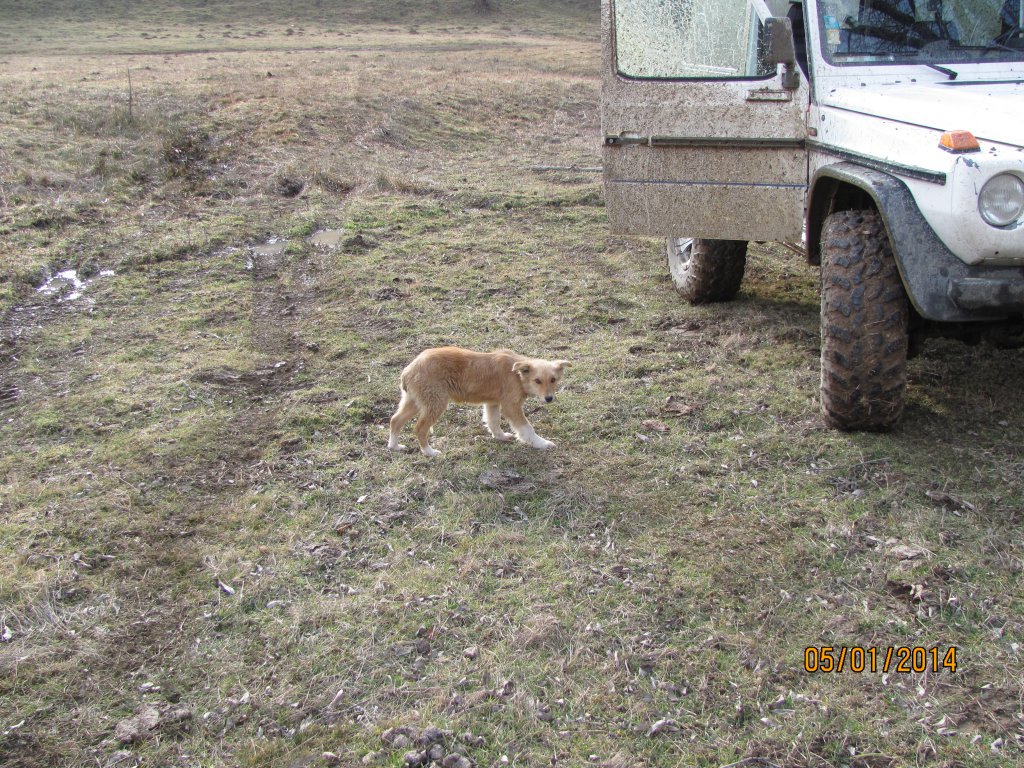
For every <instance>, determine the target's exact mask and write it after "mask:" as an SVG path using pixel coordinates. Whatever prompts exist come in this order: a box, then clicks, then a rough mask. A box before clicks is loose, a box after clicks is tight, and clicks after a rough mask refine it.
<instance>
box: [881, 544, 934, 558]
mask: <svg viewBox="0 0 1024 768" xmlns="http://www.w3.org/2000/svg"><path fill="white" fill-rule="evenodd" d="M889 554H890V555H892V556H893V557H895V558H896V559H897V560H915V559H917V558H919V557H926V556H927V555H928V550H927V549H924V548H923V547H913V546H908V545H906V544H900V545H899V546H896V547H893V548H892V549H890V550H889Z"/></svg>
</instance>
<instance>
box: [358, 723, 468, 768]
mask: <svg viewBox="0 0 1024 768" xmlns="http://www.w3.org/2000/svg"><path fill="white" fill-rule="evenodd" d="M381 742H382V743H383V744H384V746H385V749H384V750H381V751H380V752H371V753H369V754H367V755H365V756H364V757H363V764H364V765H373V764H375V763H377V762H380V761H382V760H387V759H388V755H389V754H392V755H393V754H395V753H402V752H403V751H404V754H403V756H402V765H403V766H406V768H419V767H420V766H435V768H436V767H437V766H442V768H443V767H444V766H447V768H474V765H475V764H474V763H473V761H472V760H470V759H469V758H468V757H466V756H465V754H464V753H465V751H466V748H467V746H469V747H479V746H482V745H483V744H484V740H483V739H482V738H479V737H475V736H473V734H472V733H468V732H467V733H465V734H463V735H462V736H461V737H459V738H458V739H456V738H455V737H454V736H453V734H452V732H451V731H444V730H442V729H441V728H438V727H437V726H436V725H428V726H427V727H425V728H423V729H422V730H421V729H419V728H416V727H414V726H407V725H403V726H396V727H394V728H389V729H388V730H386V731H385V732H384V733H383V734H381ZM391 759H394V758H391Z"/></svg>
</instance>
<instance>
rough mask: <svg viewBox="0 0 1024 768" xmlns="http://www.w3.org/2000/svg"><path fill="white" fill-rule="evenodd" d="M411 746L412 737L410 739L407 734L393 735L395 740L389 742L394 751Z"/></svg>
mask: <svg viewBox="0 0 1024 768" xmlns="http://www.w3.org/2000/svg"><path fill="white" fill-rule="evenodd" d="M411 746H412V739H410V738H409V737H408V736H406V735H404V734H399V735H398V736H395V740H394V741H393V742H391V748H392V749H393V750H395V751H396V752H399V751H401V750H403V749H408V748H409V747H411Z"/></svg>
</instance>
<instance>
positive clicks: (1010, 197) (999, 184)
mask: <svg viewBox="0 0 1024 768" xmlns="http://www.w3.org/2000/svg"><path fill="white" fill-rule="evenodd" d="M978 212H979V213H981V218H983V219H984V220H985V221H987V222H988V223H989V224H991V225H992V226H993V227H1005V226H1007V225H1009V224H1013V222H1015V221H1016V220H1017V219H1019V218H1020V217H1021V215H1022V214H1024V181H1021V180H1020V179H1019V178H1018V177H1017V176H1014V175H1013V174H1012V173H1000V174H999V175H998V176H993V177H992V178H991V179H989V180H988V181H987V182H985V186H983V187H982V188H981V194H980V195H978Z"/></svg>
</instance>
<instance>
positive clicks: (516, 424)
mask: <svg viewBox="0 0 1024 768" xmlns="http://www.w3.org/2000/svg"><path fill="white" fill-rule="evenodd" d="M503 410H504V412H505V417H506V418H507V419H508V421H509V424H511V425H512V429H513V430H515V433H516V437H518V438H519V439H520V440H521V441H522V442H524V443H526V444H527V445H528V446H530V447H531V448H539V449H541V450H546V449H548V448H554V447H555V444H554V443H552V442H551V441H550V440H545V439H544V438H543V437H541V436H540V435H538V434H537V432H536V431H535V430H534V429H533V425H532V424H531V423H530V422H529V420H528V419H527V418H526V416H525V414H523V408H522V406H516V407H514V408H511V407H505V408H504V409H503Z"/></svg>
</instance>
